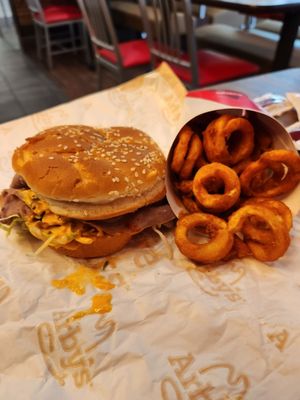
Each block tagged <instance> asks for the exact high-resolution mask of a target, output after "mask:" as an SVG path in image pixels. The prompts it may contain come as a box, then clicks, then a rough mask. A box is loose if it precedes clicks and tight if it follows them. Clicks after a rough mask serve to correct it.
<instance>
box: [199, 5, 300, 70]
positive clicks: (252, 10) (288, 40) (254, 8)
mask: <svg viewBox="0 0 300 400" xmlns="http://www.w3.org/2000/svg"><path fill="white" fill-rule="evenodd" d="M192 1H193V2H194V3H197V4H204V5H207V6H213V7H218V8H225V9H229V10H234V11H238V12H241V13H243V14H248V15H259V14H263V13H267V14H278V13H282V14H283V15H284V19H283V25H282V29H281V33H280V40H279V41H278V45H277V49H276V53H275V58H274V60H273V65H272V69H273V70H280V69H284V68H287V67H288V65H289V61H290V58H291V54H292V50H293V45H294V41H295V38H296V35H297V30H298V26H299V23H300V1H298V0H192Z"/></svg>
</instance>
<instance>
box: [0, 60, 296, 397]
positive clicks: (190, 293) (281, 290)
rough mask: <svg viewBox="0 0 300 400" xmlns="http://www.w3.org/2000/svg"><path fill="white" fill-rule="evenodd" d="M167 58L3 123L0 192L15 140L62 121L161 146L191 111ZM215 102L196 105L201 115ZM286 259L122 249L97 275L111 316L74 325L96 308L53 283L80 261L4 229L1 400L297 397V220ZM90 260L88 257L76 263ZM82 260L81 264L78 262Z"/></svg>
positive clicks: (0, 236)
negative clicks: (128, 77) (119, 81)
mask: <svg viewBox="0 0 300 400" xmlns="http://www.w3.org/2000/svg"><path fill="white" fill-rule="evenodd" d="M184 98H185V89H184V88H183V87H182V86H181V84H180V83H179V82H178V80H177V78H176V77H175V76H174V75H173V74H172V73H171V71H170V70H169V68H168V67H167V66H166V65H164V64H163V65H162V66H161V67H160V68H159V69H157V70H156V71H154V72H151V73H149V74H147V75H144V76H141V77H138V78H137V79H135V80H133V81H130V82H128V83H126V84H124V85H121V86H119V87H116V88H113V89H111V90H108V91H103V92H99V93H96V94H94V95H91V96H87V97H84V98H82V99H79V100H76V101H74V102H71V103H67V104H65V105H62V106H59V107H55V108H52V109H50V110H47V111H45V112H42V113H38V114H35V115H32V116H29V117H26V118H22V119H19V120H16V121H12V122H9V123H6V124H3V125H2V126H0V140H1V148H0V187H1V188H5V187H7V185H8V184H9V182H10V180H11V178H12V176H13V171H12V168H11V162H10V159H11V155H12V152H13V150H14V148H15V147H16V146H18V145H20V144H21V143H23V141H24V139H25V138H26V137H28V136H31V135H33V134H35V133H37V132H38V131H41V130H42V129H45V128H48V127H50V126H53V125H57V124H69V123H70V124H78V123H82V124H89V125H96V126H103V127H104V126H117V125H131V126H135V127H137V128H139V129H142V130H145V131H146V132H148V133H149V134H150V135H151V136H152V137H153V138H154V139H155V140H156V141H157V142H158V144H159V145H160V146H161V148H162V149H163V151H164V152H165V154H166V155H167V152H168V149H169V147H170V145H171V143H172V142H173V139H174V137H175V135H176V133H177V131H178V128H179V127H180V126H182V124H183V123H184V122H185V121H187V120H188V119H190V118H191V117H192V116H193V115H191V114H192V113H193V112H191V111H190V109H189V104H188V103H186V102H185V99H184ZM213 108H220V105H219V104H218V106H217V107H216V106H215V104H211V102H208V101H204V100H199V101H198V106H197V112H196V113H197V114H199V113H201V112H205V111H208V110H209V109H213ZM291 235H292V241H291V245H290V248H289V250H288V251H287V253H286V255H285V256H284V257H282V258H281V259H280V260H278V261H276V262H273V263H272V264H270V265H267V264H263V263H260V262H257V261H255V260H253V259H252V258H249V259H245V260H242V261H241V260H233V261H231V262H228V263H226V264H223V265H221V266H219V267H217V268H216V267H206V266H203V267H200V268H195V265H194V264H193V263H192V262H191V261H189V260H187V259H186V258H185V257H184V256H182V255H181V254H180V253H179V252H178V250H177V249H176V246H175V245H174V240H173V235H172V233H170V234H169V235H168V241H169V243H170V244H171V246H172V248H173V258H172V259H170V258H169V257H168V254H169V253H168V251H167V250H166V247H165V245H164V243H163V241H158V242H157V243H156V244H155V245H154V246H152V247H149V248H146V249H145V248H139V247H136V248H135V247H132V246H131V247H128V248H126V249H124V250H123V251H122V252H120V253H118V254H117V255H115V256H114V264H115V266H116V267H115V268H112V267H110V266H109V267H108V268H107V269H106V270H105V271H104V272H102V274H103V275H104V276H105V277H106V278H108V279H109V280H110V281H111V282H113V283H114V284H115V285H116V286H115V288H114V289H113V290H112V291H111V294H112V305H113V307H112V311H111V312H109V313H107V314H103V315H91V316H86V317H84V318H82V319H78V320H69V318H68V317H69V316H70V315H72V314H73V313H74V312H77V311H79V310H83V309H87V308H89V306H90V299H91V297H92V296H93V295H94V294H95V293H96V289H94V288H93V287H92V286H90V287H88V289H87V292H86V294H85V295H83V296H77V295H76V294H74V293H73V292H71V291H69V290H67V289H57V288H54V287H53V286H52V285H51V281H52V280H53V279H60V278H62V277H64V276H65V275H67V274H69V273H71V272H73V271H75V270H76V269H77V268H78V266H79V264H80V260H78V261H76V260H73V259H70V258H67V257H64V256H60V255H59V254H56V253H55V252H54V251H52V250H50V249H46V250H45V251H44V252H42V253H41V254H40V255H38V256H34V255H33V252H34V251H35V250H36V249H37V247H38V246H39V244H38V242H37V241H35V240H34V239H30V238H29V237H28V236H25V235H18V234H17V233H16V232H13V233H12V234H11V235H10V236H9V237H6V235H5V233H4V232H2V231H1V232H0V354H1V357H0V398H1V399H22V400H23V399H24V400H25V399H26V400H27V399H30V400H35V399H43V400H44V399H51V400H52V399H72V400H77V399H80V400H81V399H87V400H90V399H91V400H93V399H97V400H98V399H105V400H108V399H117V400H128V399H130V400H141V399H147V400H152V399H153V400H157V399H162V400H200V399H205V400H225V399H228V400H229V399H230V400H231V399H253V400H254V399H255V400H258V399H264V400H268V399H270V400H271V399H272V400H273V399H285V400H295V399H298V398H299V378H300V369H299V357H300V313H299V309H300V296H299V285H300V251H299V249H300V219H299V217H295V219H294V228H293V230H292V232H291ZM81 264H82V263H81ZM84 264H85V265H88V263H87V262H84Z"/></svg>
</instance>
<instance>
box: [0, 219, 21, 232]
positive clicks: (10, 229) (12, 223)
mask: <svg viewBox="0 0 300 400" xmlns="http://www.w3.org/2000/svg"><path fill="white" fill-rule="evenodd" d="M11 218H13V220H12V222H11V223H10V225H7V224H3V223H2V222H1V221H6V220H8V219H11ZM18 222H23V219H22V218H21V217H19V215H17V214H14V215H10V216H9V217H5V218H0V228H1V229H3V230H4V231H5V232H6V235H7V236H9V235H10V234H11V231H12V229H13V227H14V226H15V225H16V224H17V223H18Z"/></svg>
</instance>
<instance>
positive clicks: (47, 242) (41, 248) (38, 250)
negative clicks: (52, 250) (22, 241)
mask: <svg viewBox="0 0 300 400" xmlns="http://www.w3.org/2000/svg"><path fill="white" fill-rule="evenodd" d="M57 236H58V234H57V233H53V234H52V235H51V236H50V237H49V238H48V239H47V240H46V241H45V242H44V243H43V244H42V245H41V246H40V247H39V248H38V249H37V250H36V251H35V252H34V253H33V254H34V255H35V256H37V255H39V254H40V253H41V252H42V251H44V250H45V249H46V248H47V247H48V246H50V244H51V242H52V241H53V240H54V239H55V238H56V237H57Z"/></svg>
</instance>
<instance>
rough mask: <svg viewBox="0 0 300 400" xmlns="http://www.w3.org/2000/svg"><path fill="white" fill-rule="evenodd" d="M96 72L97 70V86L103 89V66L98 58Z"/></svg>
mask: <svg viewBox="0 0 300 400" xmlns="http://www.w3.org/2000/svg"><path fill="white" fill-rule="evenodd" d="M96 72H97V87H98V89H99V90H101V89H102V84H103V68H102V66H101V64H100V63H99V61H98V60H96Z"/></svg>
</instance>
